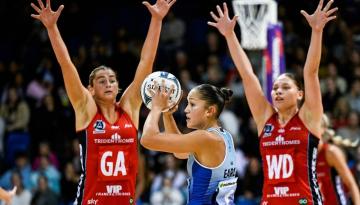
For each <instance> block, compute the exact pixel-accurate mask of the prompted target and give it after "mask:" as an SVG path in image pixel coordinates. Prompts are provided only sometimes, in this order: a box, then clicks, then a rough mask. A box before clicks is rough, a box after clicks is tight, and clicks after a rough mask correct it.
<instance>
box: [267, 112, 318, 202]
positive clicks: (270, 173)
mask: <svg viewBox="0 0 360 205" xmlns="http://www.w3.org/2000/svg"><path fill="white" fill-rule="evenodd" d="M277 118H278V115H277V113H275V114H274V115H273V116H272V117H271V118H270V119H269V120H268V121H267V122H266V124H265V127H264V130H263V131H262V133H261V135H260V151H261V157H262V161H263V171H264V186H263V196H262V202H261V204H262V205H278V204H281V205H320V204H322V200H321V195H320V190H319V186H318V183H317V177H316V158H317V154H318V150H317V146H318V143H319V139H318V138H317V137H315V136H314V135H313V134H312V133H310V132H309V130H308V129H307V128H306V127H305V125H304V124H303V122H302V121H301V120H300V118H299V115H298V114H296V115H295V116H294V117H293V118H292V119H291V120H290V121H289V122H288V123H287V124H286V125H285V126H284V127H281V126H280V124H279V123H278V120H277Z"/></svg>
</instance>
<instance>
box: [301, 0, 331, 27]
mask: <svg viewBox="0 0 360 205" xmlns="http://www.w3.org/2000/svg"><path fill="white" fill-rule="evenodd" d="M333 3H334V0H330V1H329V2H328V3H327V4H326V6H325V7H324V8H323V4H324V0H320V2H319V4H318V7H317V8H316V10H315V12H314V13H313V14H311V15H309V14H308V13H307V12H306V11H304V10H301V11H300V12H301V14H302V15H303V16H304V17H305V18H306V20H307V22H308V23H309V25H310V27H311V28H312V29H313V30H315V31H322V30H323V28H324V27H325V25H326V23H327V22H329V21H331V20H333V19H335V18H336V16H334V15H333V14H334V13H335V11H337V10H338V8H337V7H335V8H332V9H330V7H331V5H332V4H333Z"/></svg>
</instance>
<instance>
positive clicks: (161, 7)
mask: <svg viewBox="0 0 360 205" xmlns="http://www.w3.org/2000/svg"><path fill="white" fill-rule="evenodd" d="M175 2H176V0H157V1H156V3H155V4H154V5H151V4H150V3H149V2H147V1H143V2H142V3H143V4H144V5H145V6H146V8H147V9H148V10H149V11H150V13H151V16H152V17H154V18H159V19H161V20H162V19H163V18H164V17H165V16H166V14H167V13H168V11H169V9H170V8H171V6H172V5H173V4H174V3H175Z"/></svg>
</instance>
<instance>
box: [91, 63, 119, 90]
mask: <svg viewBox="0 0 360 205" xmlns="http://www.w3.org/2000/svg"><path fill="white" fill-rule="evenodd" d="M99 70H112V71H113V72H114V73H115V76H116V80H117V73H116V72H115V71H114V70H113V69H112V68H110V67H107V66H104V65H101V66H98V67H96V68H94V69H93V70H92V71H91V73H90V75H89V85H90V86H93V85H94V83H93V81H94V79H95V75H96V73H97V72H98V71H99Z"/></svg>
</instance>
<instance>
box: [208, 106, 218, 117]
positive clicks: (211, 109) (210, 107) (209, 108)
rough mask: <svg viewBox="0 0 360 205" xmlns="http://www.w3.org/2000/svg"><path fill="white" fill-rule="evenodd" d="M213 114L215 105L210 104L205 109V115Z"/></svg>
mask: <svg viewBox="0 0 360 205" xmlns="http://www.w3.org/2000/svg"><path fill="white" fill-rule="evenodd" d="M215 114H216V106H215V105H210V106H209V107H208V108H207V109H206V117H211V116H214V115H215Z"/></svg>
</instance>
